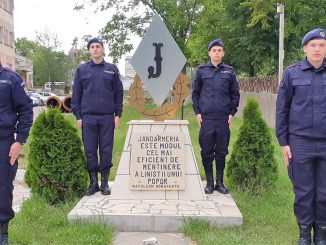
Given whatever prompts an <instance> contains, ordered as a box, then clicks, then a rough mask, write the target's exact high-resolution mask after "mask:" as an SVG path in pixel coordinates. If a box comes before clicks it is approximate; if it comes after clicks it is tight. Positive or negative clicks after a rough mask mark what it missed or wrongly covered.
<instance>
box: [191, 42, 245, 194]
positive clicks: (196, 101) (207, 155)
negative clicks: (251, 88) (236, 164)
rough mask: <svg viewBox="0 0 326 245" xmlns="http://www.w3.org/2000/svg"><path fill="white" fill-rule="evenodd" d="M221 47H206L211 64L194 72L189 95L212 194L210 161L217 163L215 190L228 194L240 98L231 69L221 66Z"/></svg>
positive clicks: (208, 187)
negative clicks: (226, 178) (229, 159)
mask: <svg viewBox="0 0 326 245" xmlns="http://www.w3.org/2000/svg"><path fill="white" fill-rule="evenodd" d="M223 48H224V44H223V42H222V40H220V39H216V40H214V41H212V42H211V43H210V44H209V45H208V56H209V57H210V61H209V62H208V63H207V64H204V65H200V66H199V67H198V69H197V72H196V77H195V81H194V89H193V93H192V102H193V108H194V111H195V113H196V115H197V120H198V123H199V126H200V133H199V144H200V146H201V157H202V163H203V166H204V169H205V174H206V180H207V185H206V187H205V189H204V190H205V193H207V194H211V193H213V191H214V177H213V161H214V159H215V162H216V185H215V190H217V191H218V192H220V193H223V194H227V193H229V192H228V190H227V189H226V188H225V186H224V183H223V175H224V168H225V157H226V155H227V154H228V145H229V141H230V129H229V126H230V124H231V120H232V118H233V116H234V114H235V113H236V112H237V108H238V106H239V100H240V94H239V85H238V81H237V78H236V74H235V72H234V70H233V68H232V67H231V66H229V65H226V64H224V63H223V62H222V58H223V56H224V49H223Z"/></svg>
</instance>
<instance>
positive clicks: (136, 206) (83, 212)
mask: <svg viewBox="0 0 326 245" xmlns="http://www.w3.org/2000/svg"><path fill="white" fill-rule="evenodd" d="M111 185H112V183H111V184H110V186H111ZM187 218H193V219H200V220H206V221H208V222H209V223H211V224H213V225H216V226H238V225H241V224H242V221H243V218H242V215H241V213H240V210H239V209H238V207H237V205H236V203H235V202H234V200H233V198H232V196H231V195H230V194H227V195H223V194H220V193H218V192H216V191H214V193H213V194H211V195H206V200H197V201H196V200H195V201H189V200H115V199H111V197H110V196H103V195H101V194H100V193H99V192H98V193H96V194H95V195H93V196H91V197H83V198H82V199H81V200H80V201H79V203H78V204H77V205H76V207H75V208H74V209H73V210H71V211H70V213H69V214H68V220H69V221H74V220H80V219H81V220H86V221H99V222H105V223H107V224H109V225H112V226H114V227H115V229H116V230H117V231H123V232H180V228H181V226H182V224H183V223H184V221H185V220H186V219H187Z"/></svg>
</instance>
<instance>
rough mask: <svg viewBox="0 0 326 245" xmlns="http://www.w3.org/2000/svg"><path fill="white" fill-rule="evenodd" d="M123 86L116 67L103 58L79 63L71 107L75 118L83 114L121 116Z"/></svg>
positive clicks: (79, 117) (80, 117)
mask: <svg viewBox="0 0 326 245" xmlns="http://www.w3.org/2000/svg"><path fill="white" fill-rule="evenodd" d="M122 101H123V86H122V82H121V80H120V74H119V70H118V68H117V67H116V66H115V65H114V64H111V63H108V62H105V61H104V60H103V61H102V62H101V63H100V64H95V63H94V62H93V61H92V60H90V61H88V62H87V63H84V64H80V65H79V66H78V67H77V71H76V74H75V79H74V87H73V94H72V100H71V107H72V111H73V113H74V115H75V116H76V118H77V120H79V119H82V115H83V114H114V115H115V116H119V117H121V114H122Z"/></svg>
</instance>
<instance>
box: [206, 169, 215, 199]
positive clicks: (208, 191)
mask: <svg viewBox="0 0 326 245" xmlns="http://www.w3.org/2000/svg"><path fill="white" fill-rule="evenodd" d="M205 175H206V180H207V183H206V187H205V188H204V191H205V193H206V194H212V193H213V191H214V177H213V171H211V170H206V169H205Z"/></svg>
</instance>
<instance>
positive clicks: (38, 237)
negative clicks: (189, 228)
mask: <svg viewBox="0 0 326 245" xmlns="http://www.w3.org/2000/svg"><path fill="white" fill-rule="evenodd" d="M75 204H76V203H75V202H69V203H65V204H60V205H48V204H47V202H46V201H45V200H44V198H41V197H39V196H32V197H31V198H30V199H29V200H26V201H25V202H24V203H23V207H22V210H21V211H20V212H19V213H17V215H16V217H15V219H13V220H12V222H10V226H9V228H10V231H9V233H10V242H11V243H10V244H29V245H37V244H38V245H39V244H53V245H54V244H60V245H72V244H78V245H90V244H92V245H103V244H112V241H113V238H114V230H113V228H112V227H108V226H107V225H105V224H103V223H91V222H85V221H76V222H68V220H67V214H68V212H69V211H70V210H71V209H72V208H73V207H74V206H75Z"/></svg>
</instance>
